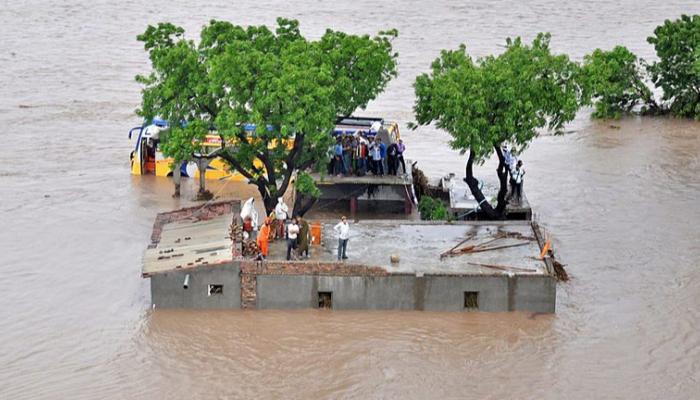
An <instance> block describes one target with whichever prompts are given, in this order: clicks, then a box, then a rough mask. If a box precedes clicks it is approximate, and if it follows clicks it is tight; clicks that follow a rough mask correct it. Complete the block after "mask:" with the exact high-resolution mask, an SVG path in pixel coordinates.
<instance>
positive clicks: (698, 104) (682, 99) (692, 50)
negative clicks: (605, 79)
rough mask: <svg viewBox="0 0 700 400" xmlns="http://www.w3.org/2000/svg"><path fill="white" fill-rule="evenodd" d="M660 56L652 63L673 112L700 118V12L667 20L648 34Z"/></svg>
mask: <svg viewBox="0 0 700 400" xmlns="http://www.w3.org/2000/svg"><path fill="white" fill-rule="evenodd" d="M647 41H648V42H649V43H651V44H652V45H654V49H655V50H656V55H657V56H658V58H659V61H658V62H655V63H654V64H652V65H651V66H650V69H649V70H650V72H651V76H652V81H653V82H654V84H655V85H656V86H658V87H660V88H661V89H663V99H664V100H665V101H667V102H668V103H669V106H668V107H669V110H670V112H671V114H673V115H676V116H679V117H687V118H695V119H700V16H699V15H693V16H692V17H691V16H688V15H683V16H681V18H680V19H677V20H675V21H670V20H666V21H665V22H664V24H663V25H660V26H658V27H657V28H656V29H655V30H654V35H653V36H650V37H649V38H647Z"/></svg>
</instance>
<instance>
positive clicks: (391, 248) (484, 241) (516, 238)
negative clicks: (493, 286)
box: [270, 220, 548, 275]
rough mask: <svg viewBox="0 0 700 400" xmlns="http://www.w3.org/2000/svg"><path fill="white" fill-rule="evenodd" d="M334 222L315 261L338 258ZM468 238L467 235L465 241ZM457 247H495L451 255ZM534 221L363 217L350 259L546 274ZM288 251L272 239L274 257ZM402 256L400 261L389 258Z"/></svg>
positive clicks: (394, 266)
mask: <svg viewBox="0 0 700 400" xmlns="http://www.w3.org/2000/svg"><path fill="white" fill-rule="evenodd" d="M334 225H335V223H323V224H322V244H321V245H320V246H318V245H316V246H314V245H312V246H311V258H310V259H311V261H321V262H335V261H337V246H338V239H337V236H336V234H335V232H333V226H334ZM465 239H468V240H466V241H465ZM462 241H464V243H463V244H462V245H460V246H459V247H458V248H464V247H467V246H476V247H475V249H489V248H491V249H493V250H488V251H479V252H471V253H463V254H458V255H453V256H449V257H442V258H441V256H440V255H441V254H442V253H444V252H447V251H449V250H450V249H451V248H453V247H455V246H457V245H458V244H459V243H460V242H462ZM539 254H540V247H539V244H538V242H537V240H536V239H535V233H534V231H533V228H532V225H531V224H530V223H529V222H525V221H522V222H521V221H513V222H511V221H508V222H505V223H500V222H495V223H489V222H481V221H480V222H455V223H444V224H435V223H424V222H420V221H376V220H375V221H369V220H368V221H361V222H356V223H351V225H350V240H349V242H348V248H347V255H348V257H349V259H348V260H347V261H348V262H351V263H353V264H357V263H359V264H365V265H368V266H377V267H381V268H384V269H386V270H387V271H389V272H395V273H411V274H414V273H418V274H421V273H423V274H460V275H464V274H484V275H493V274H516V275H518V274H528V275H546V274H548V271H547V267H546V265H545V263H544V261H542V260H540V259H539ZM285 255H286V245H285V244H284V242H283V241H277V242H275V243H273V245H272V247H271V256H270V257H271V259H275V260H277V259H278V260H282V259H284V257H285ZM392 255H395V256H398V257H399V262H398V263H392V262H391V256H392Z"/></svg>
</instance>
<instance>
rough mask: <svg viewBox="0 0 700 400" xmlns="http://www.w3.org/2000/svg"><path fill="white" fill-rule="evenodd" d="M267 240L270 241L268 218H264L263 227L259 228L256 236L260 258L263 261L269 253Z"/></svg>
mask: <svg viewBox="0 0 700 400" xmlns="http://www.w3.org/2000/svg"><path fill="white" fill-rule="evenodd" d="M269 240H270V218H265V222H264V223H263V226H262V227H260V233H259V234H258V240H257V244H258V249H259V250H260V257H261V258H262V259H263V260H264V259H266V258H267V254H268V252H269V246H268V245H269Z"/></svg>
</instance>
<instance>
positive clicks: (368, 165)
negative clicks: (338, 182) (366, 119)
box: [328, 131, 406, 176]
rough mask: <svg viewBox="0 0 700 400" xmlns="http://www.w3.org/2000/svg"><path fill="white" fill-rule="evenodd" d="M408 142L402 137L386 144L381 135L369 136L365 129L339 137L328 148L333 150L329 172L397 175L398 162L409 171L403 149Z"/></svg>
mask: <svg viewBox="0 0 700 400" xmlns="http://www.w3.org/2000/svg"><path fill="white" fill-rule="evenodd" d="M404 151H406V145H404V143H403V140H401V139H399V141H398V142H396V143H389V145H388V146H387V145H386V144H385V143H384V142H383V141H382V139H381V138H379V137H378V136H374V138H368V136H367V135H366V134H365V133H364V132H361V131H359V132H356V133H355V134H353V135H342V136H340V135H339V136H338V137H336V143H335V145H333V146H332V147H331V148H330V149H329V152H331V153H332V157H331V162H330V163H329V165H328V174H329V175H338V176H349V175H356V176H364V175H366V174H368V173H371V174H373V175H379V176H382V175H386V174H388V175H398V173H399V165H400V166H401V168H402V171H403V172H402V173H404V174H405V173H406V161H404V158H403V153H404Z"/></svg>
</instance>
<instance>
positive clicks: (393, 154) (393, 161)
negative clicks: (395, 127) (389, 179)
mask: <svg viewBox="0 0 700 400" xmlns="http://www.w3.org/2000/svg"><path fill="white" fill-rule="evenodd" d="M386 154H387V163H388V164H389V175H396V174H397V173H398V169H399V146H398V145H397V144H396V143H392V144H390V145H389V147H388V148H387V149H386Z"/></svg>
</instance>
